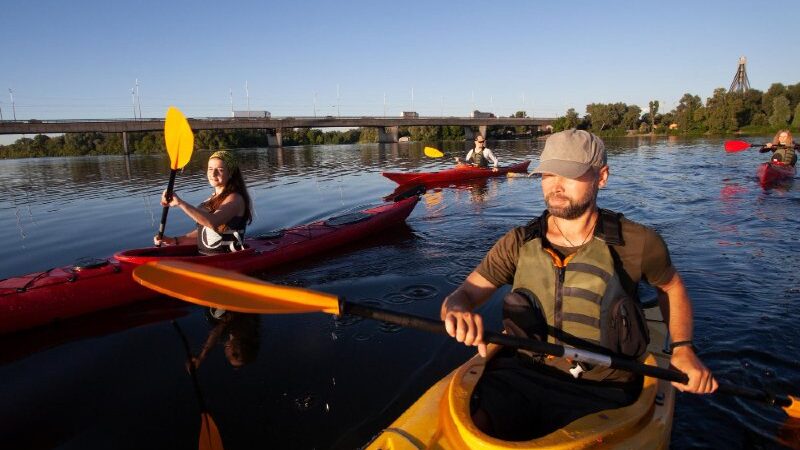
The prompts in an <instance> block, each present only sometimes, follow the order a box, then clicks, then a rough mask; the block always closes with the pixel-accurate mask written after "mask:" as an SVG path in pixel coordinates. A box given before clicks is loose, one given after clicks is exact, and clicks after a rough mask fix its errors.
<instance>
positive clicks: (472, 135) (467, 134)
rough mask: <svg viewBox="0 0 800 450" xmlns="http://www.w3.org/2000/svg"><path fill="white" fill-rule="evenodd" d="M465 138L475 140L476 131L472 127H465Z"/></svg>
mask: <svg viewBox="0 0 800 450" xmlns="http://www.w3.org/2000/svg"><path fill="white" fill-rule="evenodd" d="M484 137H485V136H484ZM464 140H465V141H474V140H475V132H474V131H472V127H464Z"/></svg>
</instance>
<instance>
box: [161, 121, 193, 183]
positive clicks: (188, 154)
mask: <svg viewBox="0 0 800 450" xmlns="http://www.w3.org/2000/svg"><path fill="white" fill-rule="evenodd" d="M164 141H165V142H166V144H167V153H168V154H169V161H170V169H172V170H178V169H181V168H183V166H185V165H186V164H188V163H189V160H190V159H191V158H192V151H193V150H194V134H192V128H191V127H190V126H189V122H188V121H187V120H186V117H185V116H184V115H183V113H182V112H180V111H179V110H178V108H176V107H174V106H170V107H169V109H167V118H166V120H164Z"/></svg>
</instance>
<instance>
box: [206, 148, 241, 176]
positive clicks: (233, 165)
mask: <svg viewBox="0 0 800 450" xmlns="http://www.w3.org/2000/svg"><path fill="white" fill-rule="evenodd" d="M211 158H217V159H221V160H222V162H223V164H225V167H227V168H228V171H230V172H231V173H233V172H234V171H236V169H237V168H238V167H239V162H238V161H236V156H234V155H233V153H231V152H229V151H227V150H220V151H217V152H214V153H212V154H211V156H209V157H208V159H211Z"/></svg>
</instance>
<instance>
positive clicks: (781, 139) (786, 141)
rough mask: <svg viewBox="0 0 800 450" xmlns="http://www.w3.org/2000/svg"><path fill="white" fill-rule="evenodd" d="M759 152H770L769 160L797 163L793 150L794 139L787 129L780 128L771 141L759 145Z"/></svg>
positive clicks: (791, 164)
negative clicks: (761, 145)
mask: <svg viewBox="0 0 800 450" xmlns="http://www.w3.org/2000/svg"><path fill="white" fill-rule="evenodd" d="M759 152H761V153H766V152H772V157H771V158H770V161H772V162H778V163H781V164H787V165H790V166H794V165H795V164H797V153H795V151H794V139H792V132H791V131H789V130H780V131H778V132H777V133H776V134H775V137H774V138H772V142H770V143H768V144H767V145H765V146H763V147H761V150H759Z"/></svg>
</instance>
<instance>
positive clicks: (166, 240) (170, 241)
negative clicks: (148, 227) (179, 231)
mask: <svg viewBox="0 0 800 450" xmlns="http://www.w3.org/2000/svg"><path fill="white" fill-rule="evenodd" d="M153 244H154V245H155V246H156V247H161V246H162V245H178V238H177V237H167V236H164V237H162V238H161V239H159V238H158V235H155V236H153Z"/></svg>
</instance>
